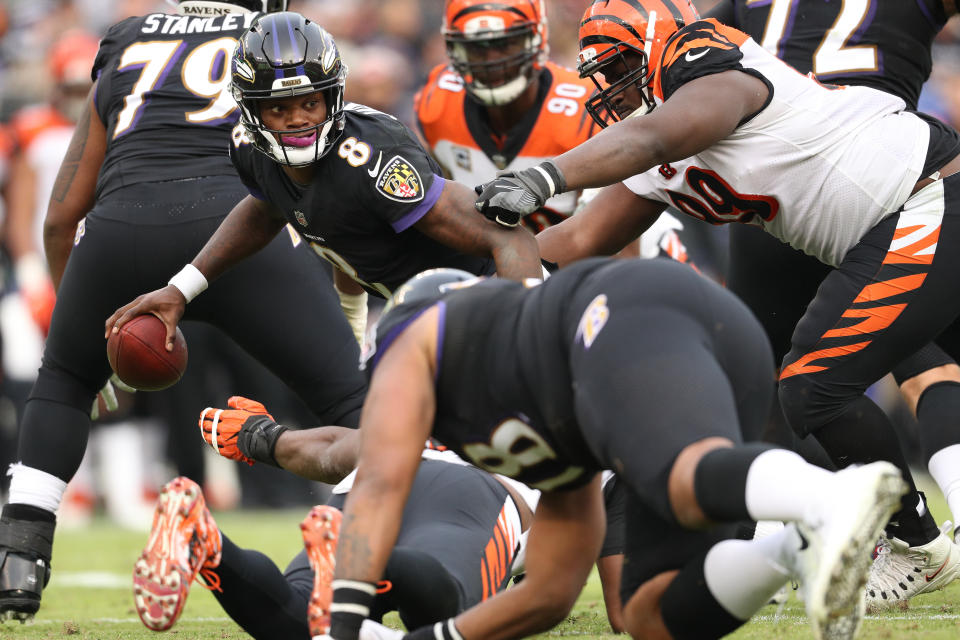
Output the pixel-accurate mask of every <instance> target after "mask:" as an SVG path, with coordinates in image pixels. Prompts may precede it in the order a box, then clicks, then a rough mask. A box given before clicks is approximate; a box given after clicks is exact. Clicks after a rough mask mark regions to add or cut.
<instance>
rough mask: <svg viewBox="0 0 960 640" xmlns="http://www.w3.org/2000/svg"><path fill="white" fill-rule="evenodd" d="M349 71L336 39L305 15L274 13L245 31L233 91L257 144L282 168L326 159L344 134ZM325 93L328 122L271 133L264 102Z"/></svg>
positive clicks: (236, 55)
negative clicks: (263, 112) (265, 121)
mask: <svg viewBox="0 0 960 640" xmlns="http://www.w3.org/2000/svg"><path fill="white" fill-rule="evenodd" d="M346 78H347V65H346V64H344V63H343V61H342V60H341V59H340V51H339V50H338V49H337V44H336V43H335V42H334V41H333V36H331V35H330V34H329V33H327V32H326V30H324V29H323V28H322V27H320V25H318V24H316V23H315V22H312V21H311V20H308V19H307V18H305V17H303V16H302V15H300V14H299V13H294V12H292V11H285V12H282V13H269V14H266V15H263V16H260V17H259V18H257V20H256V21H255V22H254V23H253V24H252V25H251V26H250V28H249V29H248V30H247V31H245V32H244V33H243V34H242V35H241V36H240V39H239V41H238V42H237V48H236V49H235V50H234V52H233V61H232V66H231V89H232V91H233V99H234V100H236V101H237V104H238V105H239V106H240V123H241V124H242V125H243V128H244V130H245V131H246V134H247V136H248V137H249V138H250V141H251V143H252V144H253V146H254V147H256V148H257V149H258V150H260V151H262V152H263V153H265V154H266V155H268V156H270V157H271V158H272V159H273V160H274V161H276V162H279V163H280V164H285V165H289V166H294V167H299V166H304V165H307V164H310V163H312V162H316V161H317V160H319V159H320V158H322V157H323V156H324V155H325V154H326V153H327V152H328V151H330V148H331V146H332V145H333V143H334V141H336V139H337V138H338V137H340V134H341V132H342V131H343V126H344V122H345V120H346V115H345V113H344V111H343V88H344V85H345V83H346ZM318 91H319V92H321V93H322V94H323V97H324V99H325V101H326V105H327V118H326V120H324V121H323V122H321V123H320V124H318V125H315V126H311V127H306V128H304V129H298V130H295V131H277V130H274V129H269V128H267V127H266V126H265V125H264V124H263V119H262V118H261V117H260V104H261V103H262V102H263V100H267V99H276V98H288V97H291V96H302V95H306V94H310V93H315V92H318Z"/></svg>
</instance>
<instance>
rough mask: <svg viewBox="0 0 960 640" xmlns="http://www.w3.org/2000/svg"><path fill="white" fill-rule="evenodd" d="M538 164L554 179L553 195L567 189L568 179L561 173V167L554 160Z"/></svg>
mask: <svg viewBox="0 0 960 640" xmlns="http://www.w3.org/2000/svg"><path fill="white" fill-rule="evenodd" d="M537 166H538V167H539V168H541V169H543V170H544V171H546V172H547V174H549V175H550V179H551V180H553V195H557V194H558V193H563V192H564V191H566V190H567V180H566V178H564V177H563V174H562V173H560V169H559V167H557V165H555V164H554V163H553V160H545V161H543V162H541V163H540V164H539V165H537Z"/></svg>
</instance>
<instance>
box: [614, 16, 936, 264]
mask: <svg viewBox="0 0 960 640" xmlns="http://www.w3.org/2000/svg"><path fill="white" fill-rule="evenodd" d="M728 70H738V71H741V72H744V73H748V74H750V75H753V76H755V77H757V78H760V79H761V80H762V81H763V82H764V83H765V84H766V85H767V87H768V88H769V92H770V97H769V98H768V102H767V104H766V105H764V107H763V108H762V109H761V110H760V111H759V112H758V113H756V114H755V115H753V116H752V117H750V118H748V119H747V120H746V121H745V122H743V123H741V124H740V125H739V126H738V127H737V128H736V129H734V131H733V132H732V133H731V134H730V135H728V136H727V137H726V138H724V139H722V140H720V141H719V142H717V143H715V144H714V145H712V146H711V147H709V148H708V149H706V150H704V151H701V152H700V153H698V154H697V155H695V156H691V157H689V158H685V159H683V160H681V161H679V162H672V163H670V164H668V165H663V166H661V167H659V168H653V169H650V170H649V171H647V172H645V173H642V174H639V175H636V176H633V177H631V178H628V179H626V180H624V182H623V184H624V185H625V186H626V187H627V188H629V189H630V190H631V191H633V192H634V193H636V194H637V195H640V196H642V197H644V198H648V199H650V200H656V201H659V202H665V203H667V204H670V205H673V206H674V207H676V208H677V209H679V210H680V211H682V212H684V213H686V214H689V215H692V216H694V217H696V218H700V219H701V220H705V221H707V222H710V223H712V224H725V223H728V222H741V223H746V224H752V225H757V226H760V227H762V228H763V229H764V230H765V231H767V232H769V233H770V234H771V235H773V236H775V237H777V238H779V239H780V240H782V241H783V242H786V243H788V244H790V245H791V246H793V247H795V248H796V249H799V250H801V251H803V252H805V253H807V254H809V255H812V256H814V257H816V258H818V259H819V260H820V261H821V262H824V263H826V264H828V265H831V266H836V265H838V264H839V263H840V261H841V260H842V259H843V256H844V255H846V253H847V251H848V250H849V249H850V248H851V247H853V246H854V245H855V244H856V243H857V242H859V240H860V238H861V237H862V236H863V235H864V234H865V233H866V232H867V231H868V230H869V229H871V228H872V227H873V226H874V225H876V224H877V223H878V222H879V221H880V220H882V219H883V218H885V217H886V216H888V215H889V214H891V213H893V212H894V211H896V209H897V208H898V207H899V206H900V205H901V204H903V202H905V201H906V199H907V198H908V197H909V195H910V192H911V189H912V188H913V186H914V185H915V184H916V182H917V180H918V179H919V178H921V177H922V176H921V172H922V170H923V167H924V163H925V161H926V157H927V150H928V145H929V143H930V141H931V126H930V125H929V124H928V123H927V122H926V121H925V120H923V119H921V118H920V117H918V116H917V115H915V114H914V113H910V112H907V111H905V110H904V107H905V105H904V102H903V100H901V99H900V98H897V97H896V96H893V95H890V94H887V93H884V92H881V91H877V90H874V89H870V88H867V87H852V86H851V87H832V86H825V85H822V84H820V83H819V82H817V81H816V80H813V79H811V78H809V77H807V76H804V75H801V74H800V73H798V72H797V71H796V70H794V69H793V68H791V67H790V66H788V65H787V64H785V63H784V62H783V61H781V60H779V59H778V58H777V57H776V56H774V55H773V54H771V53H769V52H768V51H766V50H764V49H763V48H762V47H760V45H758V44H757V43H756V42H754V41H753V40H752V39H750V37H749V36H747V35H746V34H745V33H742V32H740V31H737V30H736V29H733V28H731V27H726V26H723V25H721V24H719V23H718V22H716V21H715V20H702V21H700V22H694V23H692V24H690V25H687V26H686V27H684V28H683V29H681V30H680V31H678V32H677V33H676V34H675V35H674V36H673V37H672V38H671V40H670V41H668V43H667V45H666V46H665V47H664V52H663V56H662V59H661V61H660V62H659V64H658V67H657V69H656V70H655V72H654V74H655V76H654V80H653V91H654V97H655V99H656V100H657V102H658V103H664V102H667V101H669V99H670V97H671V96H672V95H673V93H674V92H675V91H676V90H677V89H679V88H680V87H681V86H683V84H685V83H686V82H690V81H693V80H695V79H697V78H700V77H703V76H706V75H710V74H714V73H722V72H724V71H728ZM639 117H640V118H643V117H644V116H639ZM951 135H953V134H951ZM950 157H952V156H950Z"/></svg>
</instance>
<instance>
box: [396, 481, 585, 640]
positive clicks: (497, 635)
mask: <svg viewBox="0 0 960 640" xmlns="http://www.w3.org/2000/svg"><path fill="white" fill-rule="evenodd" d="M603 533H604V512H603V496H602V494H601V490H600V476H599V475H597V477H596V478H595V479H594V480H593V481H592V482H590V483H589V484H588V485H586V486H584V487H581V488H579V489H575V490H573V491H556V492H550V493H544V494H543V495H542V496H541V497H540V502H539V503H538V504H537V510H536V511H535V512H534V514H533V525H532V526H531V527H530V538H529V540H528V542H527V559H526V576H525V577H524V579H523V581H521V582H520V584H518V585H517V586H515V587H514V588H512V589H507V590H506V591H502V592H500V593H498V594H497V595H496V596H494V597H493V598H490V599H489V600H486V601H484V602H483V603H481V604H479V605H477V606H475V607H473V608H471V609H468V610H467V611H465V612H464V613H462V614H460V615H459V616H457V617H456V619H455V621H454V622H455V625H456V627H457V630H458V631H459V632H460V635H461V636H462V637H463V638H464V640H480V639H481V638H482V639H483V640H501V639H506V638H523V637H526V636H528V635H531V634H534V633H537V632H539V631H546V630H547V629H550V628H551V627H553V626H554V625H556V624H558V623H559V622H560V621H561V620H563V618H564V617H566V615H567V614H568V613H569V612H570V609H571V608H573V604H574V602H576V600H577V596H578V595H579V594H580V591H581V590H582V589H583V584H584V583H585V582H586V580H587V576H588V575H589V574H590V570H591V568H592V567H593V563H594V561H595V560H596V558H597V555H598V554H599V553H600V546H601V544H602V542H603ZM410 635H411V636H412V637H414V638H419V637H420V636H416V635H415V634H410ZM429 637H432V636H429Z"/></svg>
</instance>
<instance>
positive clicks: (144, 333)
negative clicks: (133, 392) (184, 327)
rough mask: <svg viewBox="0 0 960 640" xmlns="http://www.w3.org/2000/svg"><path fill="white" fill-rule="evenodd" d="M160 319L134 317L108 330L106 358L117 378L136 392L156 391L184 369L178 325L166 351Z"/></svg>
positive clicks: (183, 342) (184, 344)
mask: <svg viewBox="0 0 960 640" xmlns="http://www.w3.org/2000/svg"><path fill="white" fill-rule="evenodd" d="M166 338H167V332H166V329H165V328H164V326H163V322H161V321H160V319H159V318H157V317H156V316H154V315H150V314H145V315H142V316H137V317H136V318H134V319H133V320H131V321H130V322H128V323H126V324H125V325H123V326H122V327H120V331H118V332H117V333H111V334H110V337H109V338H108V339H107V360H109V361H110V367H111V368H112V369H113V371H114V373H116V374H117V375H118V376H119V377H120V379H121V380H123V381H124V382H125V383H127V384H128V385H130V386H131V387H134V388H135V389H139V390H140V391H159V390H160V389H166V388H167V387H169V386H171V385H173V384H174V383H175V382H177V381H178V380H179V379H180V377H181V376H182V375H183V372H184V371H185V370H186V368H187V341H186V340H185V339H184V337H183V333H182V332H181V331H180V328H179V327H177V335H176V336H175V338H174V341H173V351H167V349H166V346H165V342H166Z"/></svg>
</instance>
